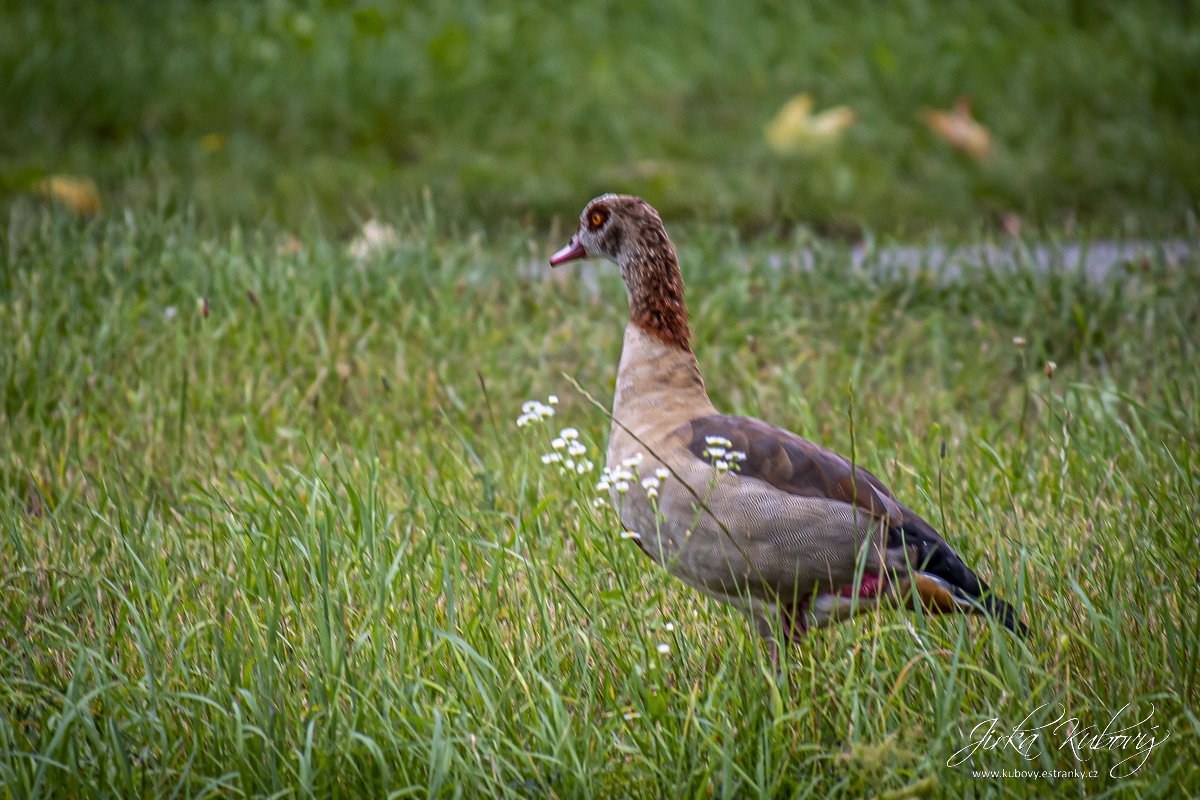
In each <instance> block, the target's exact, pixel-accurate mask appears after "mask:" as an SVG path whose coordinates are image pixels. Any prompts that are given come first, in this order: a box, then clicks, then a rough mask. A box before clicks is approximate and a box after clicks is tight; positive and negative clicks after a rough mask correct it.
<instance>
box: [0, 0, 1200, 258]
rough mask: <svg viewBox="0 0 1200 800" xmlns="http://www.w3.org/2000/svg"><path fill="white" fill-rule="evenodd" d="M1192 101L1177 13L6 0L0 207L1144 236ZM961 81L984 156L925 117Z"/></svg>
mask: <svg viewBox="0 0 1200 800" xmlns="http://www.w3.org/2000/svg"><path fill="white" fill-rule="evenodd" d="M1198 87H1200V7H1198V6H1197V4H1196V2H1195V0H1158V1H1157V2H1139V3H1127V2H1120V1H1119V0H1087V1H1086V2H1084V1H1082V0H1070V1H1069V0H1050V1H1049V2H993V3H974V2H965V1H961V2H947V3H929V2H923V0H912V1H911V2H904V3H875V2H865V1H864V0H859V2H846V1H845V0H813V2H805V3H779V2H767V1H763V2H751V3H748V2H741V1H736V2H734V1H730V0H723V1H721V2H716V1H715V0H714V1H712V2H706V3H694V2H688V1H687V0H656V1H655V2H651V0H637V1H635V2H620V3H605V2H591V3H573V4H570V5H569V7H567V6H564V4H562V3H559V2H547V1H546V0H522V2H516V3H514V2H482V1H480V2H461V3H454V4H450V3H432V2H411V3H408V2H406V3H398V2H388V1H386V0H378V2H375V1H374V0H372V1H371V2H366V1H363V2H357V1H355V0H326V2H316V0H274V1H273V2H269V3H242V2H231V1H230V0H214V1H213V2H184V1H183V0H173V1H172V2H163V1H162V0H140V2H134V1H132V0H126V2H121V3H86V2H84V3H81V2H71V1H70V0H0V119H3V120H4V124H3V125H2V126H0V195H5V196H11V195H14V194H19V193H22V192H26V191H28V190H29V189H30V187H32V186H34V185H36V183H37V182H38V181H39V180H40V178H41V177H42V176H43V175H46V174H52V173H59V172H65V173H75V174H86V175H91V176H93V177H95V178H96V179H97V180H98V181H99V183H100V185H101V189H102V190H103V192H104V194H105V199H106V201H107V202H108V203H109V205H110V206H112V207H115V208H117V209H120V208H123V207H124V206H133V207H135V208H149V209H155V210H158V211H160V212H161V211H162V210H168V211H170V210H186V209H188V208H189V207H195V208H197V209H198V210H199V211H200V212H201V213H202V214H203V215H204V217H205V218H206V219H213V218H215V219H219V220H224V221H230V220H240V221H241V222H242V223H243V224H247V225H249V224H256V223H257V222H258V221H259V220H261V219H262V218H264V217H269V218H272V219H274V220H275V221H277V222H280V223H282V224H287V225H291V226H296V225H300V224H303V223H305V222H310V221H311V220H312V219H324V220H326V221H327V222H328V221H330V220H332V221H334V222H335V224H340V223H341V221H343V220H347V219H352V218H353V217H354V216H355V215H359V216H366V215H368V214H370V213H371V211H372V209H382V210H384V211H391V212H397V211H399V210H401V209H403V208H406V207H407V206H408V205H409V204H411V202H412V201H413V199H414V198H417V197H419V195H420V191H421V187H422V186H425V185H428V186H429V187H430V188H431V189H432V190H433V194H434V197H435V198H436V199H437V200H438V202H439V206H440V207H441V208H443V210H444V212H445V213H447V214H453V216H454V217H456V218H457V219H460V220H471V221H477V220H480V219H485V220H488V221H490V222H499V221H503V220H506V219H509V218H518V219H520V218H523V217H524V216H525V215H526V214H531V215H533V216H534V217H535V218H536V219H541V220H549V219H550V218H551V217H552V216H554V215H566V216H567V217H568V218H569V217H570V216H573V215H574V213H575V212H576V210H577V209H578V208H579V206H580V205H581V203H582V202H583V201H584V200H585V199H586V198H589V197H592V196H594V195H596V194H599V193H600V192H602V191H610V190H620V191H629V192H633V193H636V194H640V195H643V196H645V197H646V198H647V199H649V200H650V201H651V202H652V203H653V204H654V205H655V206H656V207H658V208H659V209H660V210H661V211H662V212H663V213H664V214H665V216H666V217H667V218H668V219H675V220H694V219H702V220H710V221H711V220H714V219H715V220H723V221H731V222H734V223H735V224H737V225H739V226H740V227H741V228H742V229H743V230H761V229H764V228H771V227H774V226H776V225H778V224H779V223H780V222H781V221H782V222H783V223H785V224H786V223H789V222H796V221H803V222H806V223H809V224H816V225H818V226H820V228H821V230H823V231H826V232H830V233H836V234H837V235H839V236H856V235H858V234H859V232H860V230H861V228H862V227H863V226H866V227H868V228H870V229H873V230H879V231H886V232H896V233H903V234H907V235H909V236H911V235H914V234H919V233H921V232H923V231H925V230H927V229H930V228H937V229H940V230H943V231H947V230H960V231H972V230H975V229H978V228H987V227H991V228H993V229H994V228H995V227H996V225H997V223H998V221H999V219H1000V217H1001V215H1002V214H1004V213H1008V212H1015V213H1017V214H1020V215H1022V216H1024V217H1025V218H1026V219H1027V220H1032V221H1034V222H1036V223H1040V224H1044V223H1051V224H1057V225H1065V224H1067V223H1068V222H1069V221H1070V220H1078V221H1079V222H1086V221H1090V220H1096V221H1099V222H1100V223H1101V224H1102V225H1103V226H1105V228H1106V229H1107V230H1112V229H1114V228H1115V227H1117V226H1119V225H1124V224H1126V222H1127V220H1128V219H1130V218H1133V219H1137V220H1141V221H1142V223H1143V224H1146V225H1150V226H1154V227H1157V228H1158V229H1160V230H1162V229H1165V228H1169V227H1176V228H1178V227H1179V226H1180V225H1181V224H1182V220H1183V219H1184V218H1185V217H1186V215H1187V214H1188V212H1189V210H1191V211H1192V212H1194V211H1195V209H1196V204H1197V202H1200V159H1197V156H1196V144H1195V143H1196V142H1197V141H1200V104H1197V103H1196V101H1195V97H1196V96H1197V94H1200V88H1198ZM799 92H809V93H811V94H812V95H813V96H814V98H815V101H816V105H817V108H818V109H821V108H827V107H830V106H835V105H842V104H847V105H849V106H851V107H852V108H853V109H854V110H855V111H856V112H857V114H858V118H859V121H858V123H857V124H856V125H855V127H853V128H852V129H851V130H850V131H849V132H848V134H847V136H846V137H845V138H844V140H843V141H842V142H840V143H839V144H838V145H837V146H835V147H832V148H829V149H826V150H822V151H820V152H817V153H814V154H810V155H807V156H801V157H796V158H780V157H778V156H776V155H774V154H773V153H772V152H771V151H770V150H769V149H768V148H767V146H766V144H765V142H764V139H763V128H764V125H765V124H766V123H767V122H768V121H769V120H770V119H771V118H772V116H773V115H774V114H775V113H776V111H777V110H778V109H779V108H780V106H781V105H782V104H783V103H784V102H785V101H786V100H787V99H788V98H790V97H792V96H794V95H795V94H797V93H799ZM960 95H967V96H969V97H970V98H971V99H972V100H973V102H974V108H975V114H976V115H977V117H978V118H979V119H980V120H981V121H982V122H983V123H984V124H986V125H987V126H988V127H989V128H990V129H991V131H992V133H993V136H994V141H995V152H994V154H993V156H992V158H990V159H989V160H988V161H986V162H985V163H982V164H979V163H976V162H974V161H972V160H970V159H969V158H967V157H966V156H964V155H962V154H960V153H957V152H956V151H954V150H953V149H952V148H950V147H949V146H948V145H946V144H945V143H944V142H942V141H940V140H939V139H937V138H935V137H934V136H933V135H932V134H931V133H930V132H929V130H928V129H927V128H926V126H925V124H924V123H923V122H922V121H921V118H920V112H921V109H922V108H923V107H927V106H928V107H936V108H949V107H950V106H951V105H952V104H953V103H954V101H955V99H956V98H958V97H959V96H960ZM212 134H215V135H216V136H217V137H223V138H215V139H209V140H207V141H208V142H210V147H209V149H206V148H205V147H204V145H203V143H202V140H203V137H205V136H209V135H212ZM212 148H215V149H212Z"/></svg>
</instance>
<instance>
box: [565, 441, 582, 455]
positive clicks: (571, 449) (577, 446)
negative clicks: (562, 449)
mask: <svg viewBox="0 0 1200 800" xmlns="http://www.w3.org/2000/svg"><path fill="white" fill-rule="evenodd" d="M567 452H568V453H569V454H571V455H573V456H581V455H583V454H584V453H586V452H587V446H586V445H584V444H582V443H580V442H571V443H570V444H569V445H567Z"/></svg>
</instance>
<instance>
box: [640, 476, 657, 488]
mask: <svg viewBox="0 0 1200 800" xmlns="http://www.w3.org/2000/svg"><path fill="white" fill-rule="evenodd" d="M658 485H659V483H658V478H643V479H642V488H643V489H657V488H658Z"/></svg>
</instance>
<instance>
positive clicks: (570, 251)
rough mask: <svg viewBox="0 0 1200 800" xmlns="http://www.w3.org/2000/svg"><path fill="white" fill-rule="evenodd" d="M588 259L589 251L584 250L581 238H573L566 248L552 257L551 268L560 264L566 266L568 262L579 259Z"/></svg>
mask: <svg viewBox="0 0 1200 800" xmlns="http://www.w3.org/2000/svg"><path fill="white" fill-rule="evenodd" d="M587 257H588V254H587V251H586V250H584V249H583V245H582V244H580V243H579V237H578V236H572V237H571V241H570V242H569V243H568V244H567V246H566V247H564V248H563V249H562V250H559V251H558V252H557V253H555V254H554V255H552V256H550V266H552V267H557V266H558V265H559V264H565V263H566V262H568V261H574V260H575V259H577V258H587Z"/></svg>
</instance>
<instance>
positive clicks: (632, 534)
mask: <svg viewBox="0 0 1200 800" xmlns="http://www.w3.org/2000/svg"><path fill="white" fill-rule="evenodd" d="M621 538H622V539H636V540H640V539H641V538H642V535H641V534H640V533H638V532H637V531H625V532H624V533H622V534H621Z"/></svg>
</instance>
